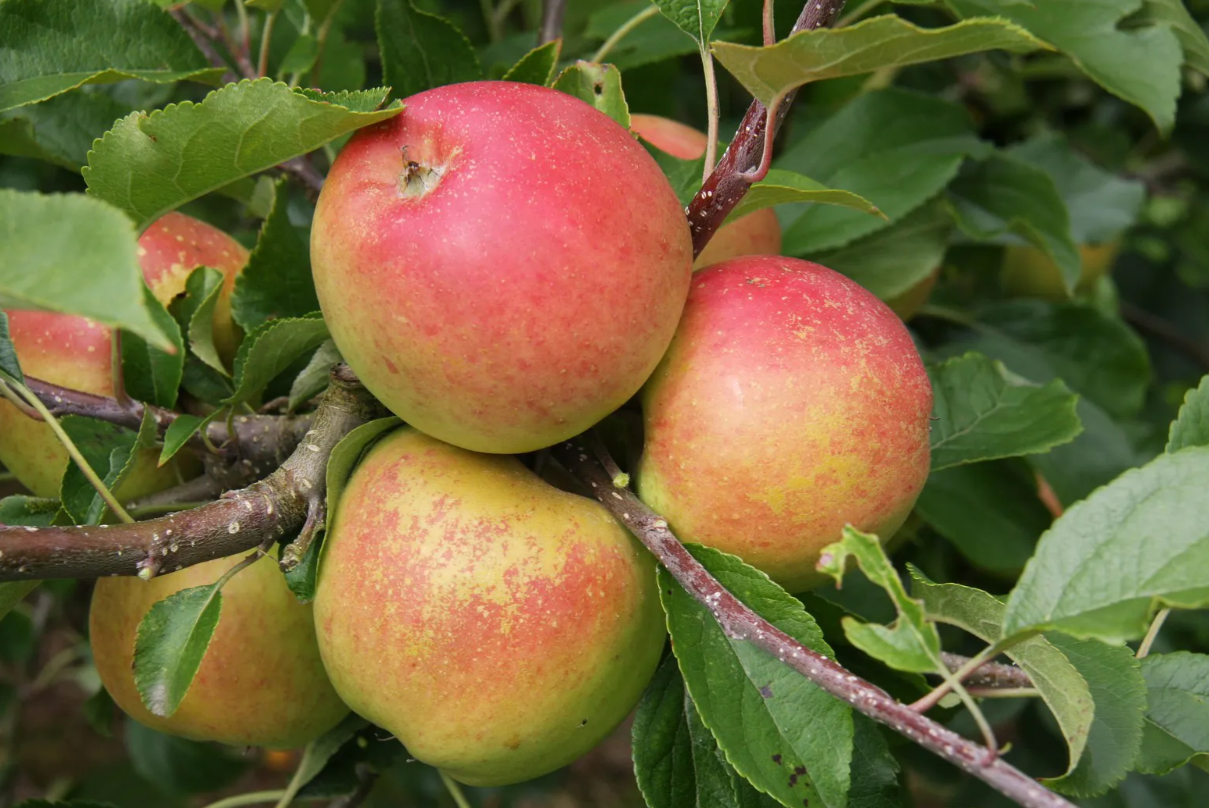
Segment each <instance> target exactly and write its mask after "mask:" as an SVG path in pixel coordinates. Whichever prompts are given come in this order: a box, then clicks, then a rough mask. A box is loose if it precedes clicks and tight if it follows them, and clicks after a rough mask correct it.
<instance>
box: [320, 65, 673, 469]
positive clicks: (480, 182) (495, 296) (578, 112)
mask: <svg viewBox="0 0 1209 808" xmlns="http://www.w3.org/2000/svg"><path fill="white" fill-rule="evenodd" d="M405 103H406V109H405V110H404V112H403V113H402V114H401V115H398V116H396V117H394V118H392V119H390V120H389V121H384V122H382V123H379V124H375V125H373V126H369V127H366V128H364V129H362V130H360V131H359V132H357V134H356V135H354V136H353V137H352V139H351V140H350V141H349V142H348V145H346V146H345V147H344V150H343V151H342V152H341V153H340V156H339V157H338V158H337V159H336V161H335V164H334V165H333V166H332V170H331V172H330V173H329V174H328V177H327V180H326V182H325V184H324V187H323V191H322V193H321V194H320V195H319V202H318V206H317V208H316V211H315V219H314V226H313V229H312V234H311V262H312V268H313V271H314V277H315V286H316V288H317V290H318V293H319V302H320V305H321V307H322V309H323V314H324V317H325V319H326V320H327V324H328V326H329V327H330V328H331V332H332V337H333V338H334V339H335V341H336V345H337V346H338V347H339V348H340V351H341V353H342V354H343V355H344V358H345V359H346V360H347V361H348V363H349V365H350V366H351V367H352V369H353V370H354V371H356V373H357V375H358V376H360V377H361V380H362V381H363V382H364V383H365V385H366V387H368V388H369V390H370V391H371V392H372V393H373V394H374V395H375V396H377V398H378V399H379V400H380V401H381V402H382V403H383V404H385V405H386V406H387V407H388V408H390V409H391V410H392V411H393V412H394V413H395V414H396V415H399V416H400V417H402V418H403V419H404V420H405V421H407V422H408V423H410V424H411V425H413V426H415V427H416V428H417V429H420V430H422V431H424V432H426V433H428V434H430V435H432V436H434V437H437V438H440V439H441V440H444V441H447V442H449V443H452V444H455V445H457V446H461V447H463V448H467V449H473V450H476V451H483V452H498V453H517V452H527V451H531V450H535V449H540V448H542V447H545V446H550V445H552V444H554V443H557V442H558V441H560V440H563V439H565V438H568V437H571V436H573V435H576V434H578V433H580V432H582V431H583V430H584V429H586V428H587V427H589V426H591V425H592V424H594V423H596V422H597V421H599V420H600V419H601V418H603V417H604V416H605V415H607V414H608V413H609V412H611V411H613V410H614V409H616V408H617V407H618V406H620V405H621V404H622V403H624V402H625V401H626V400H627V399H628V398H630V396H632V395H633V394H634V393H636V392H637V391H638V389H639V388H640V387H641V386H642V383H643V382H644V381H645V380H646V378H647V376H648V375H650V372H651V371H652V370H653V369H654V367H655V365H656V364H657V363H658V361H659V357H661V356H662V355H663V352H664V350H665V349H666V348H667V344H668V342H669V341H670V340H671V337H672V333H673V331H675V328H676V322H677V320H678V319H679V317H680V311H681V309H682V308H683V306H684V299H685V297H686V295H687V294H688V282H689V276H690V273H691V267H692V244H691V239H690V235H689V228H688V224H687V222H686V220H685V218H684V211H683V209H682V208H681V206H680V203H679V202H678V201H677V199H676V195H675V194H674V193H673V191H672V189H671V186H670V185H669V184H668V182H667V180H666V179H665V178H664V176H663V173H662V172H661V171H660V170H659V167H658V165H656V163H655V160H654V159H653V158H652V157H651V156H650V155H649V154H647V153H646V151H645V150H644V149H643V148H642V147H641V146H640V145H638V143H637V142H635V140H634V138H633V137H632V136H631V135H630V134H629V132H627V131H626V130H625V128H624V127H622V126H620V125H619V124H617V123H616V122H615V121H614V120H613V119H611V118H609V117H608V116H606V115H604V114H603V113H601V112H598V111H597V110H595V109H593V108H592V107H591V106H590V105H588V104H585V103H584V102H582V101H580V100H578V99H576V98H572V97H571V96H568V95H564V94H563V93H560V92H556V91H554V90H549V89H546V88H544V87H538V86H535V85H531V84H517V83H513V82H505V81H493V82H471V83H467V84H455V85H448V86H445V87H438V88H436V89H434V90H429V91H427V92H424V93H420V94H419V95H416V96H414V97H412V98H409V99H407V100H406V102H405Z"/></svg>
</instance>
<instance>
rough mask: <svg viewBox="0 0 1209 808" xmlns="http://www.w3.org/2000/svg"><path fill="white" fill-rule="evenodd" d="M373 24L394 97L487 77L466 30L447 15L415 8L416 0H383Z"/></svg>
mask: <svg viewBox="0 0 1209 808" xmlns="http://www.w3.org/2000/svg"><path fill="white" fill-rule="evenodd" d="M374 28H375V29H376V30H377V32H378V48H379V51H380V52H381V54H382V80H383V81H385V82H386V83H387V84H389V85H390V88H391V95H392V96H393V97H395V98H407V97H408V96H412V95H415V94H416V93H421V92H424V91H425V90H431V89H432V88H433V87H440V86H442V85H445V84H456V83H457V82H462V81H475V80H476V79H481V78H482V77H483V69H482V67H480V66H479V57H478V55H477V54H475V52H474V47H473V46H472V45H471V44H470V40H468V39H467V38H466V35H465V34H463V33H462V32H461V30H460V29H459V28H458V27H457V26H456V25H454V24H453V23H452V22H450V21H449V20H447V19H445V18H444V17H439V16H437V15H436V14H431V13H429V12H427V11H421V10H420V9H418V8H416V7H415V5H414V4H413V3H412V0H378V3H377V11H376V13H375V14H374Z"/></svg>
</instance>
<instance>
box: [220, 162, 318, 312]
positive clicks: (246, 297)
mask: <svg viewBox="0 0 1209 808" xmlns="http://www.w3.org/2000/svg"><path fill="white" fill-rule="evenodd" d="M288 201H289V192H288V185H287V183H286V181H285V180H284V179H283V180H278V182H277V183H276V185H275V186H274V189H273V206H272V207H271V208H270V209H269V215H268V216H267V217H265V220H264V224H263V225H261V228H260V238H259V239H257V241H256V247H255V248H254V249H253V250H252V254H251V256H249V258H248V265H247V266H246V267H244V269H243V271H242V272H240V273H239V275H238V276H237V277H236V279H235V292H234V293H233V294H232V296H231V314H232V315H233V317H234V319H235V322H237V323H239V325H240V326H242V327H243V329H244V331H248V332H251V331H253V330H254V329H256V328H258V327H259V326H261V325H263V324H264V323H266V322H268V321H269V320H273V319H278V318H281V317H301V316H302V315H304V314H310V313H311V312H313V311H318V310H319V298H318V297H317V296H316V295H315V282H314V281H313V280H312V279H311V253H310V243H309V239H308V237H307V234H306V232H305V231H303V230H300V229H298V228H297V227H295V226H294V225H292V224H291V223H290V216H289V211H288V208H289V204H288Z"/></svg>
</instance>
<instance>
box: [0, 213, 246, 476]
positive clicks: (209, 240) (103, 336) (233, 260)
mask: <svg viewBox="0 0 1209 808" xmlns="http://www.w3.org/2000/svg"><path fill="white" fill-rule="evenodd" d="M247 261H248V251H247V250H246V249H244V247H243V246H242V245H240V244H239V243H238V242H237V241H235V240H234V239H232V238H231V237H230V236H228V235H227V234H226V233H223V232H222V231H221V230H217V229H215V228H213V227H211V226H210V225H208V224H206V223H204V222H200V221H198V220H197V219H193V218H191V217H189V216H185V215H183V214H180V213H169V214H167V215H166V216H164V217H162V218H160V219H158V220H157V221H156V222H154V223H153V224H152V225H151V226H150V227H149V228H147V230H146V231H145V232H144V233H143V235H142V236H141V237H140V238H139V264H140V266H141V267H142V269H143V277H144V279H145V280H146V281H147V284H148V286H149V287H150V288H151V292H152V293H153V294H154V295H155V296H156V299H158V300H159V301H160V302H161V303H164V304H165V305H166V304H167V303H168V302H169V301H171V300H172V298H173V297H175V296H176V295H178V294H180V293H181V292H183V291H184V289H185V281H186V280H187V279H188V276H189V273H190V272H192V271H193V270H194V269H196V268H197V267H199V266H208V267H213V268H214V269H218V270H221V271H222V272H223V273H224V274H225V275H226V283H225V285H224V287H223V290H222V291H221V292H220V293H219V299H218V303H217V305H216V306H215V311H214V339H215V346H216V347H217V348H218V349H219V351H220V354H222V355H223V356H224V357H226V358H227V360H228V361H230V359H231V358H232V357H234V355H235V349H236V348H237V347H238V344H239V343H238V340H239V333H238V330H237V326H236V325H235V324H234V323H233V322H232V321H231V302H230V297H231V290H232V288H233V287H234V285H235V276H236V274H237V273H238V272H239V270H240V269H242V268H243V266H244V264H246V263H247ZM6 314H8V325H9V336H10V337H11V338H12V341H13V346H14V347H15V348H16V351H17V359H18V361H20V363H21V370H22V372H24V373H25V374H26V375H28V376H32V377H34V378H36V379H41V380H42V381H45V382H50V383H51V384H57V385H60V386H62V387H68V388H71V389H72V390H80V391H82V392H85V393H92V394H94V395H99V396H111V395H113V376H112V367H113V364H112V350H111V343H110V337H109V329H107V328H106V327H104V326H102V325H100V324H98V323H95V322H93V321H92V320H88V319H86V318H84V317H74V316H71V315H66V314H53V313H48V312H37V311H8V312H6ZM158 456H159V453H158V452H157V451H154V450H147V451H145V452H143V453H142V454H141V455H140V456H139V458H138V460H137V462H138V466H137V467H136V468H135V469H133V470H132V471H131V473H130V475H129V476H128V477H127V479H126V480H125V481H124V482H123V484H122V485H121V486H120V489H119V491H118V492H117V494H118V496H119V498H120V499H134V498H136V497H139V496H142V495H144V494H147V493H150V492H152V491H157V490H160V489H163V488H167V487H168V486H170V485H175V484H176V483H178V482H180V481H181V480H182V477H183V476H190V475H191V474H192V473H196V471H197V470H198V467H197V466H196V464H193V463H190V461H189V459H188V458H185V457H184V456H183V455H180V456H179V457H181V463H174V464H173V465H170V466H168V467H166V468H165V469H158V468H157V465H156V463H157V459H158ZM67 462H68V457H67V452H66V451H65V450H64V449H63V447H62V445H61V444H60V443H59V441H58V439H57V438H55V436H54V433H53V432H52V431H51V429H50V427H48V426H47V425H46V424H43V423H39V422H38V421H36V420H34V419H32V418H29V417H28V416H26V415H24V414H22V413H21V412H20V411H19V410H18V409H17V408H16V407H14V406H13V405H12V404H10V403H9V402H7V401H2V400H0V463H3V464H4V465H5V466H7V467H8V470H9V471H11V472H12V473H13V474H14V475H16V477H17V479H18V480H19V481H20V482H21V484H22V485H24V486H25V487H26V488H28V489H29V490H30V491H32V492H33V493H34V494H35V495H37V496H40V497H57V496H59V482H60V480H61V479H62V477H63V471H64V469H65V468H66V467H67ZM182 463H183V464H184V465H183V466H182V465H181V464H182Z"/></svg>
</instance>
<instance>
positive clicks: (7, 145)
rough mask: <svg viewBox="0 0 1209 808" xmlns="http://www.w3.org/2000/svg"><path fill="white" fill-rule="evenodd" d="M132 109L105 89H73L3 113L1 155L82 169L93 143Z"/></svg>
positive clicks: (0, 118)
mask: <svg viewBox="0 0 1209 808" xmlns="http://www.w3.org/2000/svg"><path fill="white" fill-rule="evenodd" d="M129 112H130V107H129V106H128V105H127V104H122V103H120V102H119V101H117V100H116V99H115V98H114V97H113V96H112V95H110V94H108V93H104V92H84V91H81V92H73V93H66V94H64V95H60V96H57V97H55V98H52V99H50V100H49V101H43V102H42V103H40V104H34V105H31V106H28V107H21V108H20V109H18V110H13V111H11V112H9V113H6V114H4V115H0V154H11V155H14V156H16V157H32V158H33V159H35V160H44V161H46V162H48V163H54V164H55V165H58V166H62V167H63V168H66V169H70V170H71V171H79V170H80V167H81V166H83V165H84V164H85V163H86V162H88V150H89V149H90V148H92V142H93V141H94V140H95V139H97V138H99V137H100V136H101V135H103V134H105V131H106V130H107V129H109V127H111V126H113V122H114V121H116V120H117V119H118V118H120V117H122V116H123V115H126V114H128V113H129Z"/></svg>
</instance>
